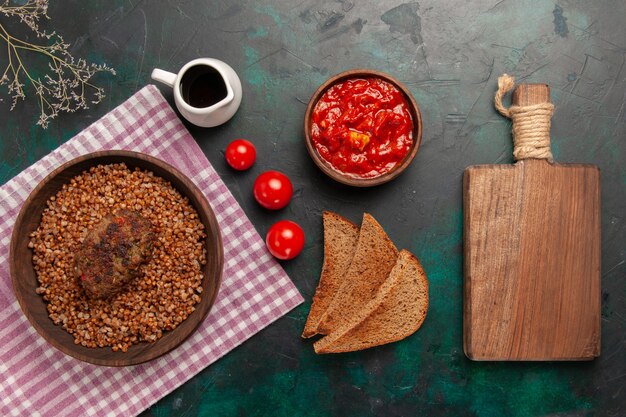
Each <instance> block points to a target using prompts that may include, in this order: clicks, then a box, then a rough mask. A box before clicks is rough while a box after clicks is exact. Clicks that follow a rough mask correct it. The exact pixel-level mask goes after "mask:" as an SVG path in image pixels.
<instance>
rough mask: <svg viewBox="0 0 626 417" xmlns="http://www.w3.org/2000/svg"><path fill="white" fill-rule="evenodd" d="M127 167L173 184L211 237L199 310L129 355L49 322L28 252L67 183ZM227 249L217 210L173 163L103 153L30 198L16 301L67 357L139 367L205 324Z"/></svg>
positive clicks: (18, 243)
mask: <svg viewBox="0 0 626 417" xmlns="http://www.w3.org/2000/svg"><path fill="white" fill-rule="evenodd" d="M121 162H124V163H125V164H126V166H128V168H130V169H131V170H132V169H134V168H135V167H139V168H141V169H143V170H150V171H152V172H153V173H154V174H155V175H157V176H159V177H161V178H164V179H165V180H167V181H169V182H170V183H171V184H172V186H174V188H176V189H177V190H178V191H179V192H180V193H181V194H182V195H183V196H185V197H187V198H188V199H189V201H190V203H191V204H192V205H193V206H194V207H195V209H196V211H197V212H198V215H199V216H200V220H201V221H202V223H203V224H204V226H205V233H206V235H207V237H206V240H205V246H206V251H207V263H206V265H204V267H203V270H202V272H203V274H204V278H203V280H202V289H203V292H202V295H201V300H200V302H199V303H198V304H197V305H196V310H195V311H194V312H193V313H191V314H190V315H189V316H188V317H187V319H186V320H185V321H183V322H182V323H181V324H179V325H178V327H176V328H175V329H174V330H172V331H168V332H164V334H163V337H161V338H160V339H158V340H157V341H155V342H152V343H150V342H141V343H138V344H135V345H132V346H131V347H130V348H129V349H128V351H127V352H121V351H117V352H114V351H113V350H111V347H104V348H87V347H84V346H81V345H76V344H74V338H73V337H72V336H71V335H70V334H69V333H68V332H67V331H65V330H64V329H63V328H62V327H61V326H57V325H55V324H54V323H53V321H52V320H51V319H50V317H48V311H47V309H46V302H45V301H44V299H43V297H42V296H41V295H39V294H37V293H36V292H35V289H36V288H37V287H38V286H39V284H38V281H37V275H36V273H35V269H34V267H33V262H32V256H33V253H32V250H31V249H29V248H28V242H29V240H30V237H29V235H30V234H31V232H33V231H34V230H35V229H37V227H38V226H39V223H40V222H41V215H42V212H43V210H44V208H45V207H46V202H47V201H48V199H49V198H50V197H51V196H53V195H55V194H56V193H57V192H58V191H59V190H60V189H61V186H62V185H63V184H66V183H68V182H69V181H70V180H71V179H72V178H73V177H75V176H76V175H78V174H80V173H81V172H83V171H85V170H87V169H89V168H90V167H92V166H96V165H99V164H112V163H121ZM223 259H224V255H223V247H222V238H221V235H220V231H219V227H218V224H217V219H216V218H215V214H214V213H213V210H211V206H210V205H209V203H208V202H207V201H206V199H205V198H204V196H203V195H202V193H201V192H200V190H199V189H198V188H197V187H196V186H195V185H194V184H193V183H192V182H191V181H190V180H189V179H188V178H187V177H185V175H183V174H182V173H181V172H180V171H178V170H177V169H176V168H174V167H172V166H170V165H169V164H167V163H165V162H163V161H161V160H159V159H156V158H153V157H151V156H148V155H144V154H141V153H137V152H129V151H103V152H95V153H91V154H88V155H84V156H81V157H78V158H76V159H74V160H72V161H69V162H67V163H65V164H63V165H62V166H61V167H59V168H57V169H55V170H54V171H52V172H51V173H50V174H49V175H48V176H47V177H46V178H45V179H44V180H43V181H41V183H40V184H39V185H38V186H37V187H36V188H35V189H34V190H33V191H32V192H31V193H30V196H29V197H28V199H27V200H26V202H25V203H24V205H23V206H22V209H21V211H20V214H19V215H18V217H17V220H16V222H15V227H14V229H13V235H12V237H11V254H10V269H11V277H12V280H13V289H14V291H15V296H16V297H17V300H18V301H19V303H20V306H21V307H22V311H23V312H24V314H25V315H26V317H27V318H28V320H29V321H30V323H31V324H32V325H33V327H34V328H35V329H36V330H37V331H38V332H39V334H40V335H41V336H43V338H44V339H46V340H47V341H48V343H50V344H51V345H52V346H54V347H56V348H57V349H59V350H60V351H62V352H63V353H66V354H68V355H70V356H73V357H75V358H76V359H80V360H82V361H85V362H90V363H93V364H96V365H106V366H127V365H136V364H139V363H142V362H146V361H149V360H152V359H154V358H156V357H158V356H161V355H163V354H165V353H167V352H169V351H170V350H172V349H174V348H175V347H176V346H178V345H180V344H181V343H182V342H183V341H184V340H185V339H186V338H187V337H189V335H191V334H192V333H193V332H194V330H195V329H196V328H197V327H198V326H199V325H200V323H201V322H202V320H204V318H205V317H206V315H207V314H208V313H209V311H210V310H211V306H212V305H213V303H214V301H215V298H216V296H217V292H218V289H219V286H220V282H221V278H222V265H223Z"/></svg>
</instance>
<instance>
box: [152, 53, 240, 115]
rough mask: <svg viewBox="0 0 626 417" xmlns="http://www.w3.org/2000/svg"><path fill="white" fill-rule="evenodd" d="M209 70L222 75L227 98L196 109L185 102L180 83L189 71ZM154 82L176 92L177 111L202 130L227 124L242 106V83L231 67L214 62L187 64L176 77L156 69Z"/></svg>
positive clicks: (208, 60) (215, 60) (191, 62)
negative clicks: (198, 68)
mask: <svg viewBox="0 0 626 417" xmlns="http://www.w3.org/2000/svg"><path fill="white" fill-rule="evenodd" d="M196 66H207V67H210V68H212V69H214V70H215V71H216V72H217V73H219V74H220V75H221V78H222V81H223V83H224V86H223V87H225V90H226V94H225V96H224V97H223V98H222V99H221V100H219V101H218V102H216V103H214V104H211V105H209V106H207V107H194V106H192V105H191V104H189V103H188V102H187V101H185V99H184V98H183V92H182V89H181V81H182V80H183V78H184V76H185V74H186V73H187V71H188V70H189V69H191V68H192V67H196ZM151 77H152V79H153V80H155V81H159V82H162V83H163V84H166V85H169V86H170V87H172V88H173V89H174V101H175V102H176V107H177V108H178V110H179V111H180V113H181V114H182V115H183V117H184V118H185V119H187V120H188V121H189V122H191V123H193V124H194V125H197V126H201V127H214V126H219V125H221V124H223V123H226V122H227V121H228V120H230V118H231V117H233V115H234V114H235V112H236V111H237V109H238V108H239V105H240V104H241V96H242V89H241V80H239V77H238V76H237V73H236V72H235V70H233V69H232V68H231V67H230V65H228V64H226V63H225V62H222V61H220V60H218V59H214V58H198V59H194V60H193V61H190V62H188V63H186V64H185V65H184V66H183V67H182V68H181V69H180V71H178V73H177V74H173V73H171V72H167V71H163V70H160V69H154V70H153V71H152V75H151Z"/></svg>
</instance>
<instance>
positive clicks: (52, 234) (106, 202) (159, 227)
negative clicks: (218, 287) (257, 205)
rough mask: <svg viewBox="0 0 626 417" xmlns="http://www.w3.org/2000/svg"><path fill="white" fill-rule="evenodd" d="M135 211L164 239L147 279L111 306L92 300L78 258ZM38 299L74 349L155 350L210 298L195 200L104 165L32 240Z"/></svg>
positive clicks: (60, 200)
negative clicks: (107, 227)
mask: <svg viewBox="0 0 626 417" xmlns="http://www.w3.org/2000/svg"><path fill="white" fill-rule="evenodd" d="M126 208H128V209H132V210H135V211H137V212H138V213H140V214H141V215H142V216H143V217H145V218H146V219H148V220H149V221H150V222H151V224H152V227H153V229H154V231H155V233H156V234H157V239H156V242H155V244H154V249H153V250H154V252H153V253H152V257H151V258H150V261H149V262H148V263H147V264H145V265H143V266H142V269H143V274H142V276H140V277H139V278H137V279H135V280H134V281H132V282H130V283H129V284H128V286H127V287H126V288H125V289H124V290H123V291H122V292H121V293H119V294H117V295H116V296H114V297H113V298H111V299H108V300H91V299H89V298H88V297H87V296H86V294H85V293H84V290H83V289H82V287H81V285H80V284H79V282H78V279H77V278H76V277H75V274H74V266H75V260H74V253H76V252H77V249H78V248H79V247H80V245H81V243H82V242H83V240H84V239H85V237H86V236H87V234H88V232H89V231H90V230H91V229H92V228H93V227H94V226H95V225H96V224H98V222H100V220H101V219H102V218H103V217H105V216H106V215H107V214H110V213H114V212H116V211H117V210H121V209H126ZM30 237H31V240H30V244H29V247H31V248H32V249H33V264H34V266H35V271H36V272H37V277H38V279H39V288H37V293H39V294H42V295H43V298H44V300H46V301H47V302H48V313H49V315H50V318H51V319H52V320H53V321H54V323H56V324H58V325H62V326H63V328H64V329H65V330H67V331H68V332H69V333H70V334H71V335H72V336H73V337H74V343H76V344H81V345H83V346H87V347H105V346H111V347H112V349H113V350H114V351H117V350H122V351H124V352H125V351H126V350H127V349H128V348H129V347H130V346H131V345H132V344H134V343H138V342H141V341H150V342H153V341H155V340H157V339H159V338H160V337H161V336H162V335H163V332H164V331H167V330H173V329H174V328H176V326H177V325H179V324H180V323H181V322H182V321H183V320H185V319H186V318H187V316H189V314H191V313H192V312H193V311H194V309H195V307H194V306H195V305H196V304H197V303H198V302H199V301H200V294H201V293H202V287H201V283H202V265H204V264H205V263H206V251H205V249H204V243H203V242H204V238H205V237H206V235H205V233H204V225H203V224H202V222H201V221H200V219H199V218H198V214H197V212H196V210H195V209H194V208H193V207H192V206H191V204H190V203H189V201H188V199H187V198H186V197H183V196H181V195H180V193H179V192H178V191H176V189H174V188H173V187H172V185H171V184H170V183H169V182H167V181H166V180H164V179H163V178H160V177H157V176H155V175H154V174H153V173H152V172H149V171H141V170H139V169H138V168H137V169H135V170H134V171H131V170H130V169H128V168H127V167H126V165H125V164H111V165H98V166H97V167H93V168H91V169H89V170H88V171H85V172H83V173H82V174H80V175H78V176H76V177H75V178H73V179H72V180H71V181H70V182H69V184H65V185H64V186H63V188H62V189H61V190H60V191H59V192H58V193H57V194H56V195H55V196H52V197H51V198H50V200H49V201H48V203H47V208H46V209H45V210H44V212H43V215H42V219H41V224H40V225H39V227H38V228H37V230H35V231H34V232H33V233H32V234H31V235H30Z"/></svg>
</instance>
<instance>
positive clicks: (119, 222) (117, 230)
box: [76, 210, 156, 299]
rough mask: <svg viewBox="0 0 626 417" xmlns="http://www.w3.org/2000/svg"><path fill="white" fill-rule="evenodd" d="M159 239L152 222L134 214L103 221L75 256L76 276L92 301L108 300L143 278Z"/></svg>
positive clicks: (120, 213)
mask: <svg viewBox="0 0 626 417" xmlns="http://www.w3.org/2000/svg"><path fill="white" fill-rule="evenodd" d="M155 240H156V236H155V233H154V231H153V230H152V225H151V224H150V221H149V220H147V219H146V218H144V217H142V216H141V215H140V214H139V213H137V212H135V211H131V210H120V211H118V212H116V213H114V214H113V213H112V214H109V215H107V216H106V217H104V218H103V219H102V220H101V221H100V223H98V224H97V225H96V226H95V227H94V228H93V230H91V231H90V232H89V234H88V235H87V236H86V238H85V240H84V241H83V244H82V247H81V248H80V249H79V251H78V252H77V254H76V275H77V277H78V279H79V280H80V282H81V284H82V287H83V289H84V290H85V293H86V294H87V295H88V296H89V297H90V298H93V299H106V298H109V297H111V296H113V295H115V294H117V293H118V292H120V291H121V290H122V288H124V286H126V284H128V283H129V282H130V281H132V280H133V279H135V278H136V277H137V276H139V275H140V272H141V271H140V267H141V266H142V265H143V264H144V263H146V262H147V261H148V260H149V258H150V256H151V254H152V248H153V246H154V242H155Z"/></svg>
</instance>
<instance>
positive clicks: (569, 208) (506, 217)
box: [463, 84, 600, 360]
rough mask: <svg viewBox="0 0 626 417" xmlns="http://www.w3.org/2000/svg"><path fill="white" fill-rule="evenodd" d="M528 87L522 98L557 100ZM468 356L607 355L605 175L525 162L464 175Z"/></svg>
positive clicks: (517, 99)
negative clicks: (603, 345)
mask: <svg viewBox="0 0 626 417" xmlns="http://www.w3.org/2000/svg"><path fill="white" fill-rule="evenodd" d="M549 95H550V93H549V87H548V86H547V85H542V84H529V85H520V86H519V87H518V88H517V89H516V91H515V93H514V94H513V104H518V105H522V106H524V105H532V104H537V103H543V102H547V101H549ZM463 204H464V256H465V258H464V269H465V279H464V307H463V310H464V311H463V333H464V350H465V354H466V355H467V356H468V357H469V358H470V359H473V360H589V359H593V358H594V357H596V356H598V355H599V353H600V172H599V170H598V168H597V167H595V166H593V165H584V164H556V163H552V162H548V161H547V160H542V159H525V160H521V161H518V162H516V163H515V164H513V165H479V166H472V167H468V168H467V169H466V170H465V175H464V178H463Z"/></svg>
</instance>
